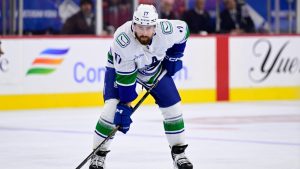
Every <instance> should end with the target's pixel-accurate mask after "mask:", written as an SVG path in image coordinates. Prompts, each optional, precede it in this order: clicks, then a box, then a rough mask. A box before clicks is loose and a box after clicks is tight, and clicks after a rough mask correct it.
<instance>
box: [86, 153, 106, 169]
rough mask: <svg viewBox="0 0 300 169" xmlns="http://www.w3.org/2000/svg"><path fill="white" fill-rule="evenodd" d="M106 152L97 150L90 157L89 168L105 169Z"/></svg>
mask: <svg viewBox="0 0 300 169" xmlns="http://www.w3.org/2000/svg"><path fill="white" fill-rule="evenodd" d="M108 152H109V151H100V150H98V151H97V152H96V153H95V154H94V155H93V156H92V158H91V164H90V167H89V169H105V158H106V154H107V153H108Z"/></svg>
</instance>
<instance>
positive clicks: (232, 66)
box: [0, 36, 300, 110]
mask: <svg viewBox="0 0 300 169" xmlns="http://www.w3.org/2000/svg"><path fill="white" fill-rule="evenodd" d="M1 40H2V48H3V50H4V52H5V55H4V56H3V57H1V58H0V103H1V104H0V110H5V109H29V108H49V107H70V106H71V107H81V106H96V105H102V104H103V99H102V88H103V80H104V72H105V66H106V62H107V51H108V50H109V45H110V44H111V42H112V39H111V38H110V37H72V38H69V37H59V38H54V37H46V38H45V37H32V38H16V37H13V38H6V39H1ZM299 49H300V36H231V37H228V36H207V37H202V36H199V37H198V36H197V37H191V38H190V39H189V41H188V43H187V48H186V50H185V56H184V58H183V61H184V67H183V69H182V71H180V72H179V73H177V74H176V75H175V76H174V80H175V82H176V85H177V87H178V88H179V90H180V93H181V96H182V101H183V103H199V102H215V101H244V100H250V101H251V100H295V99H300V54H299V52H298V51H299ZM146 103H154V101H153V100H152V99H150V97H149V99H148V100H146Z"/></svg>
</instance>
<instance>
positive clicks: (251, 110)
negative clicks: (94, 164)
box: [0, 101, 300, 169]
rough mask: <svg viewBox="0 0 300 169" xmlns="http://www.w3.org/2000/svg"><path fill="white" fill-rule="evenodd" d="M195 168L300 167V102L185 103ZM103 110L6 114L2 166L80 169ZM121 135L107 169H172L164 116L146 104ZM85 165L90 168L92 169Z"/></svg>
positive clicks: (0, 142) (1, 115) (1, 117)
mask: <svg viewBox="0 0 300 169" xmlns="http://www.w3.org/2000/svg"><path fill="white" fill-rule="evenodd" d="M182 109H183V113H184V118H185V126H186V141H187V143H188V144H189V147H188V149H187V152H186V154H187V155H188V157H189V158H190V160H191V161H192V162H193V164H194V169H300V102H299V101H278V102H259V103H212V104H194V105H183V106H182ZM101 111H102V108H76V109H51V110H30V111H29V110H28V111H2V112H1V111H0V168H1V169H72V168H73V169H75V167H76V166H77V165H78V164H79V163H80V162H81V161H82V160H83V159H84V158H85V157H86V156H87V155H88V154H89V153H90V152H91V146H92V140H93V130H94V127H95V125H96V122H97V120H98V117H99V114H100V112H101ZM132 118H133V121H134V123H133V124H132V126H131V129H130V131H129V132H128V133H127V134H126V135H124V134H122V133H118V134H117V136H116V137H115V140H114V142H113V143H112V146H111V152H110V153H109V154H108V157H107V169H172V161H171V156H170V149H169V147H168V144H167V141H166V138H165V136H164V131H163V125H162V116H161V115H160V112H159V109H158V108H157V107H156V106H142V107H140V108H139V109H138V111H137V112H136V113H135V114H134V115H133V117H132ZM87 168H88V165H85V166H84V167H83V169H87Z"/></svg>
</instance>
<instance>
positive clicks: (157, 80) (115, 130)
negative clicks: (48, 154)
mask: <svg viewBox="0 0 300 169" xmlns="http://www.w3.org/2000/svg"><path fill="white" fill-rule="evenodd" d="M166 73H167V71H166V70H163V72H162V73H161V74H160V75H159V77H158V78H157V79H156V81H155V83H154V84H153V85H152V86H151V87H150V88H149V89H148V90H147V92H146V93H145V94H144V96H143V97H142V98H141V99H140V100H139V102H138V103H137V104H136V105H135V106H134V107H133V111H132V113H134V112H135V111H136V109H137V108H138V107H140V105H141V104H142V103H143V102H144V100H145V99H146V98H147V97H148V95H149V94H150V92H151V90H152V89H153V88H155V87H156V85H157V84H158V82H159V81H160V80H161V79H162V78H163V77H164V75H165V74H166ZM119 128H120V126H117V127H116V128H115V129H114V130H113V131H112V132H111V133H110V134H109V135H108V136H107V137H106V138H105V139H104V140H103V141H102V142H101V143H100V144H99V145H98V146H97V148H96V149H94V150H93V152H91V153H90V154H89V155H88V156H87V157H86V158H85V159H84V160H83V161H82V162H81V163H80V164H79V165H78V167H76V169H80V168H81V167H82V166H83V165H84V164H85V163H86V162H87V161H88V160H89V159H90V158H91V157H92V155H93V154H94V153H95V152H96V151H97V150H98V149H99V148H100V147H101V146H102V145H103V144H105V143H106V142H107V141H108V140H109V139H111V138H112V137H113V136H114V135H115V134H116V132H117V131H118V129H119Z"/></svg>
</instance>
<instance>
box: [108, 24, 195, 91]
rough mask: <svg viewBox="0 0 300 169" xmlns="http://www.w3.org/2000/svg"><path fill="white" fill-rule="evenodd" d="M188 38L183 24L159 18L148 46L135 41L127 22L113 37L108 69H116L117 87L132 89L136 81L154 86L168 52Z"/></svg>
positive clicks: (185, 25) (185, 26) (187, 32)
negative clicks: (129, 87) (130, 87)
mask: <svg viewBox="0 0 300 169" xmlns="http://www.w3.org/2000/svg"><path fill="white" fill-rule="evenodd" d="M188 36H189V30H188V27H187V24H186V23H185V22H184V21H180V20H164V19H159V20H158V24H157V26H156V29H155V35H154V36H153V39H152V42H151V44H150V45H147V46H145V45H141V44H140V42H139V41H138V40H137V39H136V38H135V36H134V32H133V30H132V22H131V21H128V22H126V23H125V24H123V25H122V26H121V27H119V28H118V29H117V31H116V32H115V34H114V41H113V44H112V46H111V48H110V51H109V52H108V65H107V66H108V67H112V68H115V70H116V82H117V84H118V85H121V86H132V85H134V84H135V83H136V80H138V81H140V82H142V83H144V84H149V85H151V84H152V83H153V82H154V80H155V79H156V77H157V76H158V75H159V74H160V72H161V70H162V66H161V61H162V60H163V59H164V57H165V56H166V51H167V50H168V49H169V48H171V47H172V46H173V45H174V44H180V43H183V42H185V41H186V39H187V37H188Z"/></svg>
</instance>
